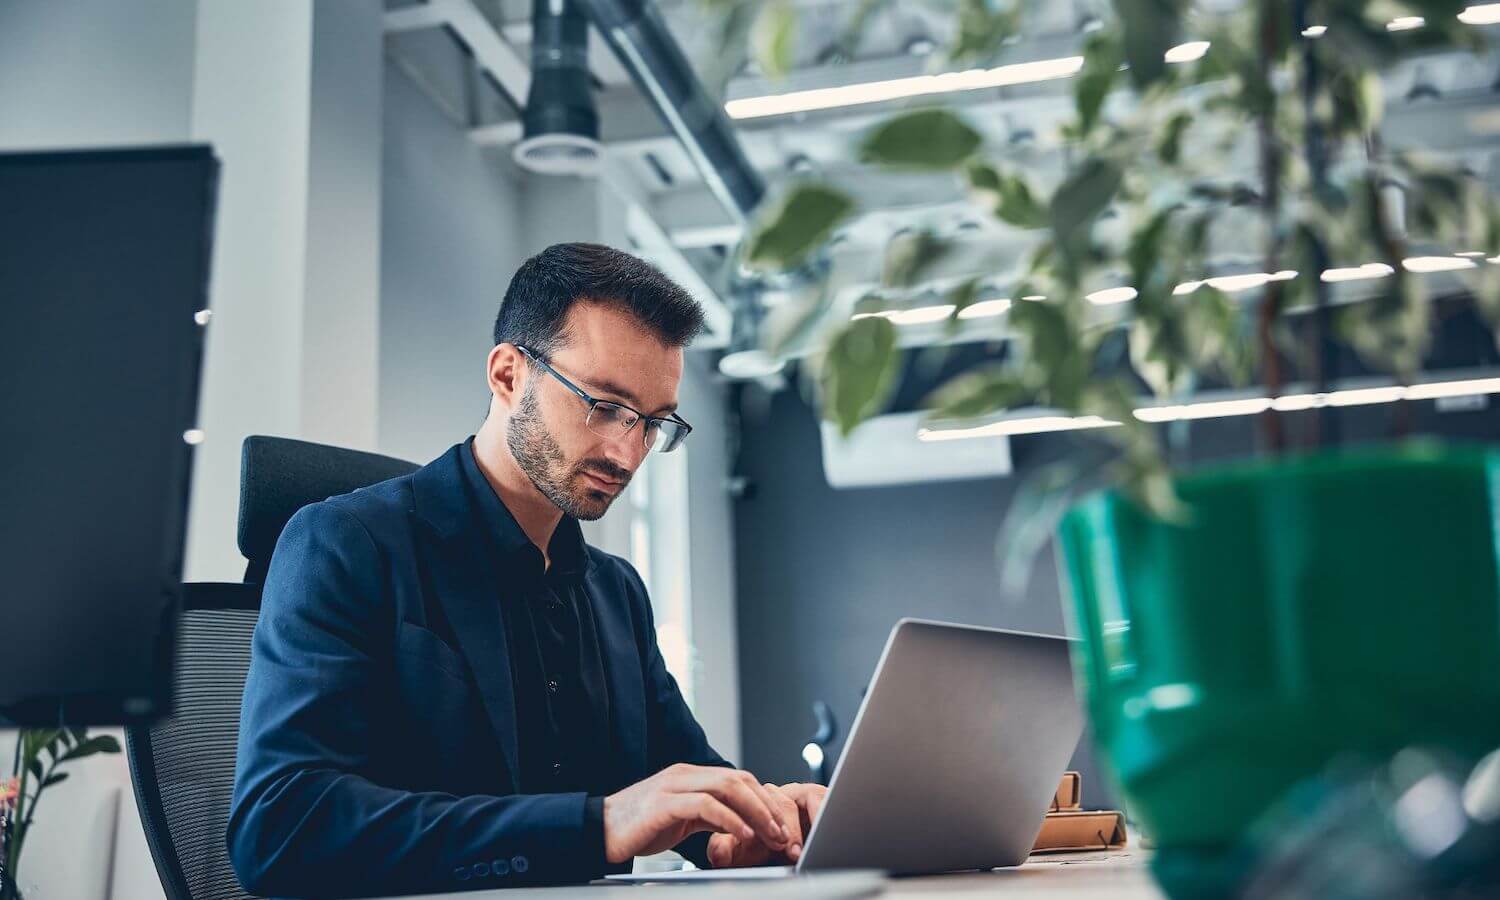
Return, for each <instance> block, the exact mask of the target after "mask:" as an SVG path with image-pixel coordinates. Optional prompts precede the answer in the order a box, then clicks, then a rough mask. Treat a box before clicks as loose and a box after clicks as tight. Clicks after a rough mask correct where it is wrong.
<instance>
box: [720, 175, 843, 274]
mask: <svg viewBox="0 0 1500 900" xmlns="http://www.w3.org/2000/svg"><path fill="white" fill-rule="evenodd" d="M853 211H854V200H853V199H851V198H850V197H849V195H847V194H845V193H844V192H843V191H840V190H837V189H835V188H832V187H828V186H827V185H822V184H815V183H810V182H809V183H804V184H799V185H797V186H795V187H793V188H792V189H791V190H790V191H788V192H787V193H786V194H785V195H784V196H783V197H782V198H781V199H780V201H779V202H777V203H776V204H775V205H774V206H773V207H771V208H770V209H769V210H768V211H767V213H766V215H765V216H764V217H763V218H759V219H758V221H757V222H756V223H755V224H754V225H753V226H752V228H751V232H750V235H749V237H747V238H746V242H745V250H744V260H745V265H746V266H748V267H750V268H752V269H758V270H762V271H766V270H784V269H791V268H795V267H796V266H798V265H800V264H801V263H802V262H803V261H805V260H806V259H807V258H808V256H809V255H810V254H811V253H812V252H813V251H814V250H816V249H817V248H818V247H820V246H822V244H823V242H824V241H826V240H827V239H828V236H829V235H830V234H832V233H833V230H834V228H836V227H838V224H839V223H840V222H842V221H843V220H844V219H845V218H846V217H848V215H849V214H850V213H851V212H853Z"/></svg>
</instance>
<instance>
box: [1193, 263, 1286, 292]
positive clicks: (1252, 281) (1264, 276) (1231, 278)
mask: <svg viewBox="0 0 1500 900" xmlns="http://www.w3.org/2000/svg"><path fill="white" fill-rule="evenodd" d="M1296 277H1297V273H1296V272H1295V271H1293V270H1292V269H1282V270H1281V271H1280V272H1247V273H1246V274H1244V275H1220V276H1218V277H1217V278H1210V279H1208V281H1207V284H1208V286H1209V287H1211V288H1216V289H1217V290H1221V291H1223V292H1224V293H1226V294H1235V293H1238V292H1240V291H1248V290H1250V289H1251V288H1258V287H1262V286H1264V285H1266V284H1268V283H1269V282H1272V281H1290V280H1292V279H1293V278H1296Z"/></svg>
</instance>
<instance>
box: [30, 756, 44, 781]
mask: <svg viewBox="0 0 1500 900" xmlns="http://www.w3.org/2000/svg"><path fill="white" fill-rule="evenodd" d="M26 771H28V772H30V773H31V777H33V778H41V777H42V761H41V760H40V759H37V758H36V757H34V756H33V757H32V758H31V759H29V760H27V762H26Z"/></svg>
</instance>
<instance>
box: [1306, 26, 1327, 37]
mask: <svg viewBox="0 0 1500 900" xmlns="http://www.w3.org/2000/svg"><path fill="white" fill-rule="evenodd" d="M1327 33H1328V26H1327V25H1309V26H1307V27H1306V28H1304V29H1302V36H1303V37H1306V38H1320V37H1322V36H1323V35H1324V34H1327Z"/></svg>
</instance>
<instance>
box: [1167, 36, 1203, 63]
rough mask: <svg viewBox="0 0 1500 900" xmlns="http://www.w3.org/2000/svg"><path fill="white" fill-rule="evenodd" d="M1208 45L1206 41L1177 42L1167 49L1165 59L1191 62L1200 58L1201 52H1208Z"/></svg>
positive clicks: (1201, 56)
mask: <svg viewBox="0 0 1500 900" xmlns="http://www.w3.org/2000/svg"><path fill="white" fill-rule="evenodd" d="M1209 46H1210V45H1209V42H1208V41H1188V42H1187V43H1185V44H1178V45H1177V46H1175V47H1173V48H1172V49H1171V50H1168V51H1167V53H1166V60H1167V62H1169V63H1188V62H1193V61H1194V60H1198V59H1202V58H1203V54H1205V53H1207V52H1208V48H1209Z"/></svg>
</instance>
